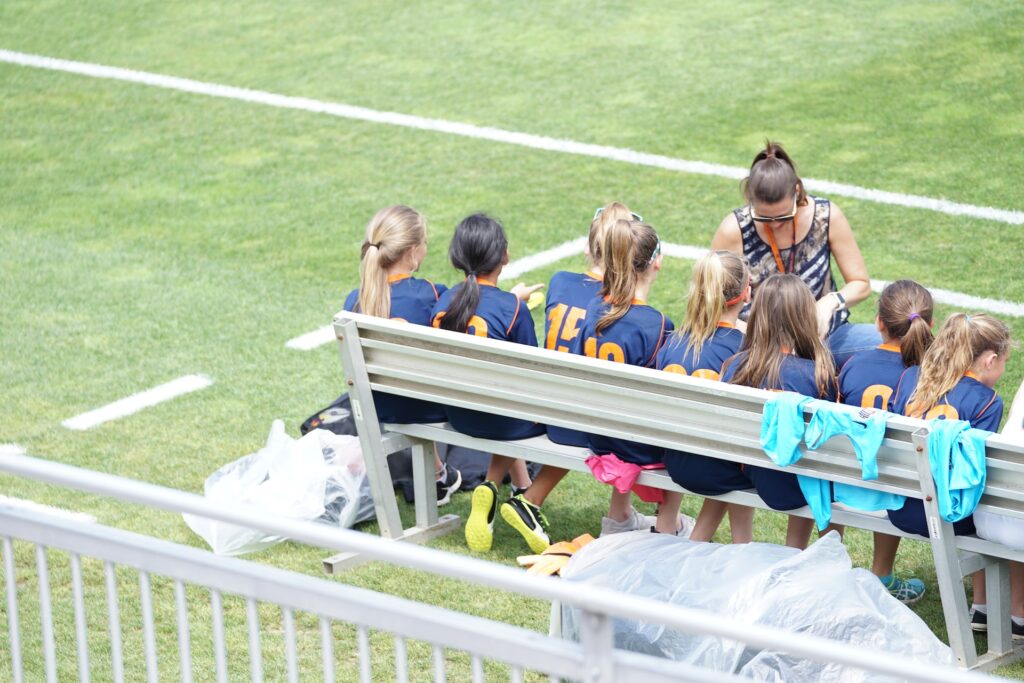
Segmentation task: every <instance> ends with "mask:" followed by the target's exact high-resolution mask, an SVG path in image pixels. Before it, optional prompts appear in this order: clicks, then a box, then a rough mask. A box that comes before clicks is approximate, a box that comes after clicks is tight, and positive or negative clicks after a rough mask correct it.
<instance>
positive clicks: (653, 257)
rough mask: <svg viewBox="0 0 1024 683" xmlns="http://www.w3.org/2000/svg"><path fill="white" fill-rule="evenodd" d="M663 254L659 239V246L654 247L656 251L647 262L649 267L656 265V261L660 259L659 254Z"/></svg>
mask: <svg viewBox="0 0 1024 683" xmlns="http://www.w3.org/2000/svg"><path fill="white" fill-rule="evenodd" d="M660 253H661V238H660V237H659V238H658V242H657V244H655V245H654V251H652V252H651V258H649V259H648V260H647V265H651V264H652V263H654V259H656V258H658V254H660Z"/></svg>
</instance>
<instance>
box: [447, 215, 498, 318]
mask: <svg viewBox="0 0 1024 683" xmlns="http://www.w3.org/2000/svg"><path fill="white" fill-rule="evenodd" d="M507 252H508V239H507V238H506V237H505V229H504V228H503V227H501V223H499V222H498V221H497V220H495V219H493V218H491V217H490V216H488V215H486V214H483V213H475V214H473V215H472V216H467V217H466V218H463V219H462V222H460V223H459V225H458V226H457V227H456V228H455V234H454V235H452V242H451V244H450V245H449V247H448V258H449V259H451V262H452V265H453V266H455V268H457V269H458V270H461V271H462V272H463V273H465V274H466V280H465V282H463V283H462V284H461V285H460V286H459V287H457V288H456V291H455V294H454V296H453V297H452V301H451V304H450V305H449V306H448V310H447V311H446V312H445V314H444V315H443V316H442V317H441V320H440V322H439V323H438V325H439V326H440V327H441V329H444V330H452V331H455V332H465V331H466V329H467V328H468V327H469V321H470V320H471V319H472V318H473V316H474V315H475V314H476V309H477V306H478V305H479V304H480V283H479V282H478V281H477V277H478V276H479V275H486V274H488V273H493V272H494V271H496V270H498V268H500V267H501V265H502V263H503V262H504V260H505V254H506V253H507Z"/></svg>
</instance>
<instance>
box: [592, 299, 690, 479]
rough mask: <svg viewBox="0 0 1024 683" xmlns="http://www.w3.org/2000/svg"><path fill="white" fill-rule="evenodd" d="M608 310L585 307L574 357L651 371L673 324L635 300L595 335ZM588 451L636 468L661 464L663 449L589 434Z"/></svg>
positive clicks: (595, 303) (597, 304) (600, 306)
mask: <svg viewBox="0 0 1024 683" xmlns="http://www.w3.org/2000/svg"><path fill="white" fill-rule="evenodd" d="M607 309H608V304H606V303H605V302H604V301H603V300H602V299H594V300H593V301H591V302H590V305H589V306H588V307H587V317H586V320H585V321H584V323H583V326H582V327H581V328H580V333H579V335H578V336H577V337H576V340H575V341H574V342H573V353H579V354H581V355H584V356H588V357H590V358H599V359H602V360H610V361H614V362H617V363H627V364H629V365H639V366H641V367H645V368H653V367H654V364H655V360H656V359H657V356H658V351H659V350H660V349H661V347H662V345H663V344H664V343H665V341H666V340H667V339H668V336H669V334H670V333H671V332H672V330H673V329H675V326H674V325H673V324H672V321H671V320H669V319H668V317H666V316H665V315H664V314H663V313H661V312H659V311H656V310H655V309H653V308H651V307H650V306H648V305H646V304H645V303H644V302H642V301H637V300H634V301H633V304H632V305H631V306H630V307H629V310H628V311H626V314H625V315H624V316H622V317H621V318H619V319H618V320H616V321H615V322H614V323H612V325H611V326H610V327H607V328H605V329H604V330H602V331H601V332H600V333H598V332H597V321H598V320H599V319H600V318H601V315H602V314H603V313H605V311H607ZM588 441H589V445H590V450H592V451H593V452H594V453H597V454H598V455H604V454H606V453H614V454H615V455H617V456H618V457H619V459H621V460H624V461H626V462H632V463H635V464H637V465H650V464H654V463H659V462H661V461H662V452H663V449H662V448H659V447H657V446H648V445H646V444H640V443H636V442H633V441H624V440H622V439H613V438H611V437H607V436H600V435H597V434H591V435H590V438H589V440H588Z"/></svg>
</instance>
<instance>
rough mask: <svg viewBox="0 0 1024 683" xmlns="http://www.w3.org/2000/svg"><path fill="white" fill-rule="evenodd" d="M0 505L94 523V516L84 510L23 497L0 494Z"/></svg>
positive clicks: (73, 520)
mask: <svg viewBox="0 0 1024 683" xmlns="http://www.w3.org/2000/svg"><path fill="white" fill-rule="evenodd" d="M0 507H9V508H14V509H15V510H24V511H26V512H31V513H33V514H43V515H52V516H54V517H60V518H62V519H68V520H71V521H72V522H80V523H83V524H94V523H95V522H96V518H95V517H93V516H92V515H90V514H88V513H85V512H75V511H73V510H65V509H64V508H58V507H54V506H52V505H45V504H43V503H37V502H35V501H34V500H25V499H24V498H11V497H9V496H0Z"/></svg>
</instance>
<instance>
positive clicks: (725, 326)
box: [657, 322, 750, 496]
mask: <svg viewBox="0 0 1024 683" xmlns="http://www.w3.org/2000/svg"><path fill="white" fill-rule="evenodd" d="M688 342H689V335H688V334H683V335H673V336H672V337H671V338H670V339H669V340H668V341H667V342H665V345H664V346H663V347H661V351H659V352H658V360H657V363H658V369H659V370H665V371H666V372H674V373H677V374H680V375H689V376H691V377H701V378H703V379H714V380H717V379H721V372H722V365H723V364H724V363H725V361H726V359H728V358H730V357H732V356H733V355H735V354H736V352H737V351H739V349H740V345H741V344H742V343H743V333H742V332H740V331H739V330H738V329H736V327H735V326H734V325H730V324H729V323H721V322H720V323H718V329H716V330H715V332H714V334H713V335H712V336H711V338H710V339H708V340H707V341H706V342H704V345H703V346H702V347H701V350H700V355H699V356H696V357H695V356H694V354H693V349H687V348H686V345H687V343H688ZM665 469H666V471H667V472H668V474H669V476H670V477H672V481H674V482H675V483H677V484H679V485H680V486H682V487H683V488H685V489H687V490H689V491H693V492H694V493H698V494H701V495H705V496H716V495H721V494H723V493H728V492H729V491H740V490H743V489H749V488H750V482H749V481H748V480H747V478H746V477H745V476H744V475H743V470H742V468H741V467H740V466H739V464H737V463H734V462H729V461H727V460H718V459H716V458H709V457H706V456H703V455H696V454H694V453H686V452H682V451H674V450H669V449H666V450H665Z"/></svg>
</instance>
